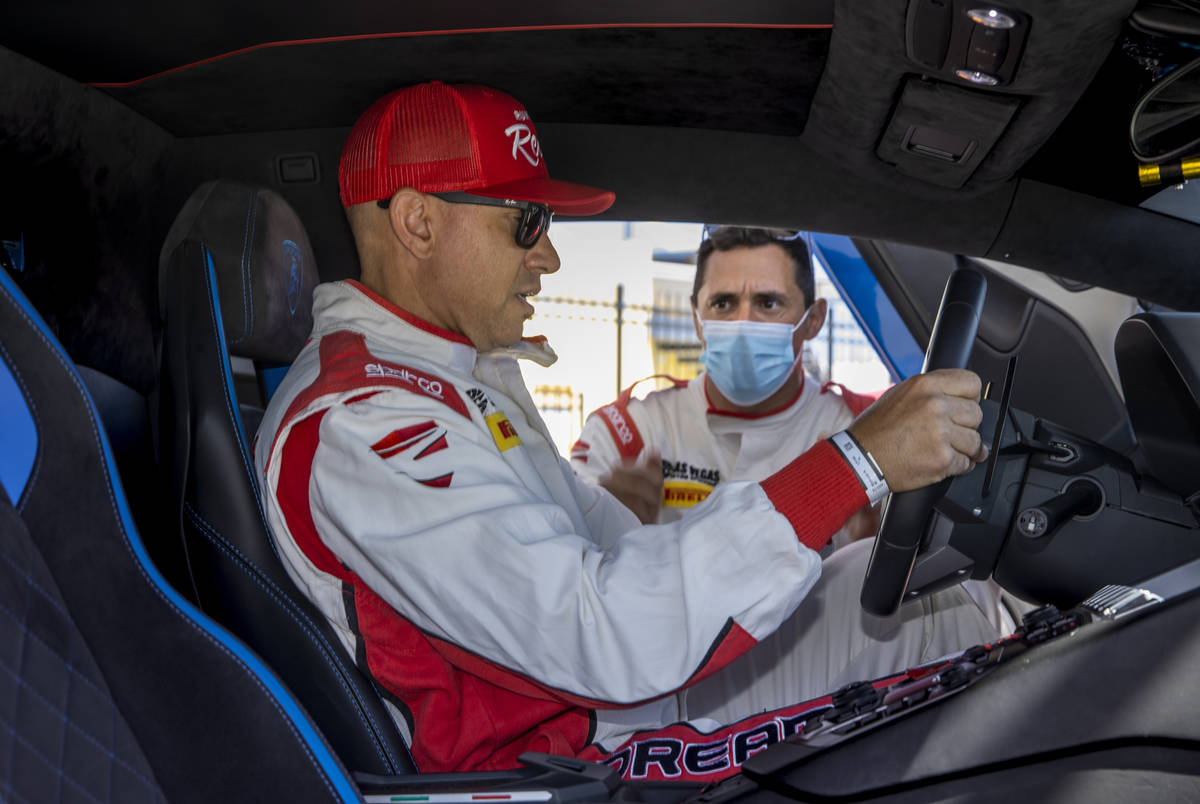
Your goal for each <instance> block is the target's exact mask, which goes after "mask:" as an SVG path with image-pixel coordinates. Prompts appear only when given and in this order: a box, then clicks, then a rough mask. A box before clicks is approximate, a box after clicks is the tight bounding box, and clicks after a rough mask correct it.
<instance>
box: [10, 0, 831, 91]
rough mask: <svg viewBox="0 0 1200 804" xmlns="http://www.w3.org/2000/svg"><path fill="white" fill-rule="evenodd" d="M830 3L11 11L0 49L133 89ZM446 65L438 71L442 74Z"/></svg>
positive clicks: (825, 7)
mask: <svg viewBox="0 0 1200 804" xmlns="http://www.w3.org/2000/svg"><path fill="white" fill-rule="evenodd" d="M833 4H834V0H784V1H783V2H781V1H780V0H732V1H731V0H653V2H645V0H605V2H603V3H581V2H562V0H524V2H521V3H480V2H478V0H440V2H437V3H381V2H378V0H341V2H338V3H324V2H322V3H303V2H295V0H255V2H252V3H247V2H244V1H243V0H207V2H202V3H197V2H192V3H173V4H163V3H161V2H158V1H157V0H125V1H124V2H122V3H119V4H112V3H88V2H79V1H78V0H74V1H72V0H59V2H55V3H18V4H11V3H10V4H9V6H8V7H6V8H5V10H4V26H3V28H0V45H3V46H5V47H9V48H12V49H14V50H17V51H19V52H21V53H24V54H25V55H27V56H30V57H32V58H34V59H36V60H37V61H39V62H41V63H42V64H45V65H46V66H48V67H51V68H53V69H55V70H58V71H59V72H61V73H64V74H66V75H69V76H71V77H72V78H74V79H76V80H77V81H81V82H84V83H89V82H91V83H95V82H102V81H107V82H113V81H118V82H124V81H135V80H137V79H140V78H145V77H146V76H149V75H153V74H155V73H159V72H162V71H163V70H169V69H172V68H175V67H180V66H182V65H185V64H191V63H192V62H196V61H200V60H201V59H209V58H213V57H215V56H220V55H221V54H223V53H231V52H233V51H235V50H240V49H242V48H247V47H253V46H257V45H262V44H264V43H268V42H288V41H296V40H300V39H316V38H322V37H345V36H364V35H379V34H395V33H400V32H421V31H460V30H464V29H493V30H499V29H513V28H542V27H555V26H575V27H587V26H597V25H636V24H645V25H695V24H717V25H757V26H768V25H801V24H804V25H825V26H828V25H829V24H831V23H832V22H833ZM444 66H446V65H444V64H441V65H439V67H444Z"/></svg>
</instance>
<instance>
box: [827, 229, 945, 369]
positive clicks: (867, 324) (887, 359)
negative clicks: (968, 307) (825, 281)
mask: <svg viewBox="0 0 1200 804" xmlns="http://www.w3.org/2000/svg"><path fill="white" fill-rule="evenodd" d="M809 250H810V251H811V252H812V254H813V256H814V257H816V258H817V260H819V261H820V263H821V266H822V267H824V269H825V273H827V274H828V275H829V279H830V281H831V282H833V284H834V287H836V288H837V291H838V293H840V294H841V296H842V299H843V300H844V301H845V302H846V306H847V307H848V308H850V312H851V313H852V314H853V315H854V318H855V320H856V321H858V325H859V326H860V327H861V328H862V331H863V333H864V334H865V335H866V336H867V340H868V341H870V342H871V347H872V348H873V349H874V350H875V353H876V354H878V355H879V359H880V360H882V361H883V365H884V366H885V367H887V370H888V373H889V374H891V375H892V381H893V382H899V381H901V380H904V379H907V378H908V377H911V376H912V375H914V374H920V373H921V364H922V363H924V362H925V353H924V351H923V350H922V349H921V347H920V346H918V345H917V340H916V338H914V337H913V336H912V333H911V332H909V331H908V327H906V326H905V325H904V321H903V319H901V318H900V314H899V313H897V312H896V308H895V306H894V305H893V304H892V302H891V299H889V298H888V297H887V294H886V293H884V292H883V288H881V287H880V286H879V280H877V279H876V278H875V274H873V273H871V268H870V266H868V265H867V263H866V261H865V260H864V259H863V258H862V256H861V255H860V254H859V253H858V249H857V248H855V246H854V243H853V241H851V240H850V238H848V237H845V236H844V235H830V234H819V233H817V232H811V233H809Z"/></svg>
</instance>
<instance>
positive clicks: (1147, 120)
mask: <svg viewBox="0 0 1200 804" xmlns="http://www.w3.org/2000/svg"><path fill="white" fill-rule="evenodd" d="M1129 145H1130V147H1131V148H1132V149H1133V155H1134V156H1136V157H1137V158H1138V160H1139V161H1142V162H1166V161H1169V160H1173V159H1179V158H1180V157H1184V156H1190V155H1192V154H1195V153H1197V152H1200V59H1196V60H1194V61H1192V62H1190V63H1189V64H1185V65H1182V66H1180V67H1176V68H1175V70H1174V71H1173V72H1171V73H1170V74H1169V75H1167V77H1166V78H1163V79H1162V80H1160V81H1159V82H1158V83H1156V84H1155V85H1154V86H1152V87H1150V89H1149V90H1147V91H1146V94H1145V95H1143V96H1142V97H1141V99H1140V100H1139V101H1138V103H1137V106H1135V107H1134V109H1133V114H1132V115H1131V116H1130V120H1129Z"/></svg>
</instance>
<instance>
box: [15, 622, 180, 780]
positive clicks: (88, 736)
mask: <svg viewBox="0 0 1200 804" xmlns="http://www.w3.org/2000/svg"><path fill="white" fill-rule="evenodd" d="M22 630H24V631H27V630H28V629H22ZM67 667H68V668H70V667H71V665H70V664H69V663H68V664H67ZM0 668H4V670H6V671H7V672H8V673H9V675H11V676H12V677H13V678H15V679H16V680H17V684H19V685H20V686H22V687H25V689H27V690H28V691H29V693H30V694H31V695H33V696H34V697H35V698H37V699H38V700H39V701H41V702H42V703H44V704H45V705H46V708H47V709H49V710H50V711H51V712H53V713H54V714H56V715H58V718H59V720H61V721H62V722H63V723H65V724H66V725H67V726H69V727H71V728H73V729H75V731H77V732H79V733H80V734H82V735H83V736H84V738H86V739H87V741H88V742H90V743H92V745H95V746H96V747H97V748H99V749H100V750H102V751H103V752H104V753H106V754H108V757H109V759H111V760H113V761H114V762H116V763H117V764H118V765H121V766H122V767H124V768H125V769H126V770H128V771H129V772H130V773H132V774H133V775H134V776H136V777H137V778H138V780H139V781H141V782H142V784H144V785H146V787H151V788H157V787H158V785H156V784H155V783H154V782H152V781H150V780H149V779H147V778H146V777H145V776H143V775H142V774H141V772H139V771H138V769H137V768H135V767H133V766H132V765H130V764H129V763H128V762H126V761H125V760H123V759H121V758H120V757H119V756H117V755H116V754H114V753H113V750H112V749H111V748H108V747H106V746H105V745H104V744H103V743H101V742H100V741H99V740H98V739H96V738H95V737H93V736H92V735H91V734H88V732H87V731H85V730H84V728H83V727H82V726H80V725H79V724H78V723H76V722H75V721H73V720H72V719H71V718H70V717H68V716H67V713H66V712H64V711H62V710H61V709H59V708H58V707H56V706H55V705H54V703H53V702H52V701H50V700H49V699H48V698H46V696H44V695H42V694H41V693H40V692H38V691H37V690H36V689H34V687H33V685H32V684H30V683H29V682H28V681H26V680H25V679H24V678H22V677H21V675H20V674H19V673H17V671H16V670H14V669H12V668H11V667H9V666H8V665H7V664H5V663H4V662H3V661H0ZM71 669H74V668H71ZM105 697H106V698H108V701H109V703H112V698H111V697H109V696H108V695H106V696H105Z"/></svg>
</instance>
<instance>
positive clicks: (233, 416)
mask: <svg viewBox="0 0 1200 804" xmlns="http://www.w3.org/2000/svg"><path fill="white" fill-rule="evenodd" d="M201 255H202V258H203V261H205V262H206V263H207V270H206V271H205V282H206V283H207V284H208V312H209V316H210V323H211V326H212V331H213V335H215V336H216V340H217V363H218V365H217V374H218V375H220V377H221V385H222V387H223V388H224V389H225V410H226V412H227V413H228V414H229V422H230V424H231V425H232V426H233V430H234V434H233V437H234V438H235V439H237V444H238V454H239V455H241V457H242V467H243V468H244V469H245V470H246V476H247V477H248V478H249V479H250V488H251V489H253V490H254V499H255V502H256V503H257V506H256V507H257V510H258V518H259V520H260V521H261V522H262V524H263V528H264V529H265V528H266V527H267V517H266V515H265V514H264V513H263V510H262V499H261V497H262V492H261V491H260V490H259V487H258V477H257V476H255V474H254V471H253V470H252V469H251V468H250V453H249V451H248V450H247V448H246V439H245V438H244V437H243V435H242V433H243V429H242V416H241V413H240V412H239V411H238V408H237V405H236V404H234V403H233V388H232V383H233V377H232V376H231V375H230V372H229V349H228V347H227V346H226V345H225V328H224V326H223V325H222V318H221V311H220V304H221V302H220V299H218V298H217V272H216V268H215V267H214V266H213V258H212V252H211V251H209V250H208V248H207V247H205V246H201Z"/></svg>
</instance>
